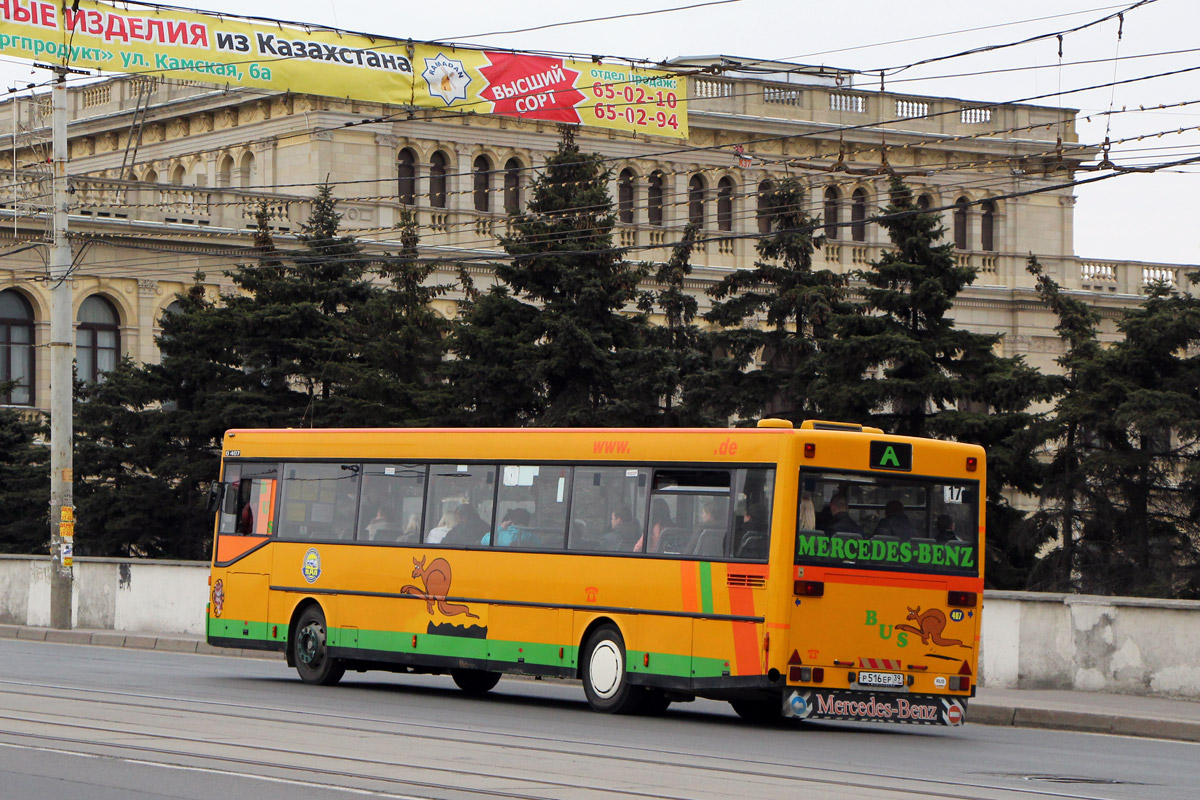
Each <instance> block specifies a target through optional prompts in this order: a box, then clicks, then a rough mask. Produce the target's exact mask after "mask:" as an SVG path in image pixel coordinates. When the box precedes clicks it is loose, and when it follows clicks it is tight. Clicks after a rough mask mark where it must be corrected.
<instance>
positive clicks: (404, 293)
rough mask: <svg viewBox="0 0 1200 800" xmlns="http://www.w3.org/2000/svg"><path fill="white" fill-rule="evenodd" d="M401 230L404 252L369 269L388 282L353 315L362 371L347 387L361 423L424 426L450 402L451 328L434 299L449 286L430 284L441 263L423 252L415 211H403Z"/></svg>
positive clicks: (375, 289)
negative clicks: (445, 375) (445, 366)
mask: <svg viewBox="0 0 1200 800" xmlns="http://www.w3.org/2000/svg"><path fill="white" fill-rule="evenodd" d="M398 229H399V233H400V249H399V250H398V251H396V252H395V253H391V254H386V255H382V256H376V257H374V259H373V262H372V265H371V272H372V274H373V275H376V276H377V277H378V280H379V281H380V283H381V284H382V285H379V286H375V287H373V291H372V292H371V294H370V296H369V297H368V299H367V300H366V301H365V302H364V303H362V304H361V307H360V308H359V309H358V311H357V313H355V314H354V315H353V319H354V320H355V324H356V325H357V327H358V330H357V331H355V333H354V335H353V338H354V339H355V340H356V341H358V342H361V354H360V361H361V367H362V369H361V370H359V371H358V374H357V376H356V377H355V379H354V380H353V381H352V382H350V383H348V385H347V387H346V388H347V395H348V397H347V403H348V404H353V405H356V406H357V408H358V411H357V412H356V417H357V422H356V424H358V425H364V426H389V425H419V424H425V423H428V422H429V421H430V420H432V419H433V418H434V417H436V416H437V415H439V414H440V413H441V408H442V406H443V405H444V403H445V401H446V393H445V391H444V390H443V388H442V386H441V384H440V380H439V373H440V369H441V362H442V355H443V351H444V348H445V342H444V339H445V337H446V335H447V334H448V332H449V323H448V321H447V320H446V319H444V318H443V317H442V316H441V315H440V314H438V312H437V311H436V310H435V309H434V308H433V302H434V301H435V300H437V299H438V298H439V297H442V296H444V295H445V294H446V293H447V292H448V291H449V290H450V288H451V287H450V286H449V285H448V284H434V285H427V282H428V280H429V278H430V276H431V275H433V273H434V270H435V265H434V264H432V263H431V262H429V261H428V260H424V259H421V258H420V257H419V255H418V245H419V243H420V240H419V236H418V232H417V216H416V214H415V213H414V212H412V211H410V210H406V211H404V212H403V213H402V215H401V221H400V224H399V225H398Z"/></svg>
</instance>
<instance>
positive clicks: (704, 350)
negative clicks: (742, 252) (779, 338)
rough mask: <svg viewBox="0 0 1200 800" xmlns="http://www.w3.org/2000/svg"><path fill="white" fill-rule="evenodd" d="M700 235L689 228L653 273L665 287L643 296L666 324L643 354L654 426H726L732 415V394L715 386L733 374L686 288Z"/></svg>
mask: <svg viewBox="0 0 1200 800" xmlns="http://www.w3.org/2000/svg"><path fill="white" fill-rule="evenodd" d="M698 235H699V229H698V228H697V226H696V225H694V224H688V225H687V227H685V228H684V230H683V236H682V238H681V239H680V240H679V242H678V243H677V244H676V245H675V247H674V248H673V249H672V251H671V257H670V258H669V259H668V260H667V261H665V262H663V263H662V264H661V265H659V267H658V269H657V270H656V271H655V273H654V278H655V281H656V283H657V284H658V285H659V287H661V288H658V289H656V290H652V291H647V292H644V293H643V295H642V298H641V300H640V301H639V306H640V307H641V309H642V311H643V312H645V313H646V314H651V313H653V312H654V310H655V309H657V310H658V312H659V313H660V314H661V315H662V322H661V324H657V325H651V326H650V328H649V330H648V331H647V334H646V346H645V348H644V349H643V352H642V358H643V361H644V362H645V368H644V369H643V370H642V371H641V376H642V382H643V384H644V386H645V388H644V390H643V392H644V396H646V397H654V398H658V407H657V408H655V409H653V418H652V419H651V420H650V422H649V424H654V425H663V426H676V427H678V426H699V427H711V426H718V425H721V426H723V425H724V424H725V423H726V420H727V418H728V416H729V413H730V411H731V410H732V405H731V404H730V402H729V398H728V395H727V394H725V393H723V392H714V391H713V390H712V387H713V386H714V385H716V384H719V383H720V381H721V380H723V379H725V380H727V379H729V377H730V375H731V373H732V372H733V370H732V369H730V368H729V364H728V362H727V361H725V360H724V359H716V358H714V349H715V347H716V343H715V341H714V337H713V336H712V335H711V333H709V332H708V331H705V330H702V329H701V328H700V326H699V325H697V324H696V322H695V320H696V315H697V312H698V310H699V305H700V304H699V301H698V300H697V299H696V297H695V295H693V294H692V293H691V292H689V291H688V290H687V288H686V286H685V282H686V281H687V279H688V278H689V277H691V274H692V266H691V257H692V250H693V249H694V248H695V245H696V238H697V236H698Z"/></svg>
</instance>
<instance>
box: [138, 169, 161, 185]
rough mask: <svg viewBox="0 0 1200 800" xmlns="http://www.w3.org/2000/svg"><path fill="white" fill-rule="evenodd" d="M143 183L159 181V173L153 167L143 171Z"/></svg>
mask: <svg viewBox="0 0 1200 800" xmlns="http://www.w3.org/2000/svg"><path fill="white" fill-rule="evenodd" d="M142 182H143V183H158V173H157V172H155V171H154V170H153V169H148V170H146V171H145V172H144V173H142Z"/></svg>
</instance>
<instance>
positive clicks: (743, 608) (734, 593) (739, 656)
mask: <svg viewBox="0 0 1200 800" xmlns="http://www.w3.org/2000/svg"><path fill="white" fill-rule="evenodd" d="M729 613H731V614H735V615H737V616H739V617H752V616H754V595H753V594H752V593H751V591H750V590H749V589H747V588H730V590H729ZM730 624H732V625H733V654H734V658H735V659H736V661H737V671H736V673H735V674H737V675H758V674H760V673H761V672H762V662H761V661H760V660H759V653H758V632H757V630H756V629H755V628H756V623H753V622H733V623H730Z"/></svg>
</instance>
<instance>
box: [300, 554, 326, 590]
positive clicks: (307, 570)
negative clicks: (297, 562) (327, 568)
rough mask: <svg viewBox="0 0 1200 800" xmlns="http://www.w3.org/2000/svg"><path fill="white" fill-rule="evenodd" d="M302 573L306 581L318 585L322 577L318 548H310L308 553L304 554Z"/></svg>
mask: <svg viewBox="0 0 1200 800" xmlns="http://www.w3.org/2000/svg"><path fill="white" fill-rule="evenodd" d="M300 571H301V572H302V573H304V580H306V581H308V582H309V583H316V582H317V578H319V577H321V554H320V553H318V552H317V548H315V547H310V548H308V552H307V553H305V554H304V566H303V567H301V569H300Z"/></svg>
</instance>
